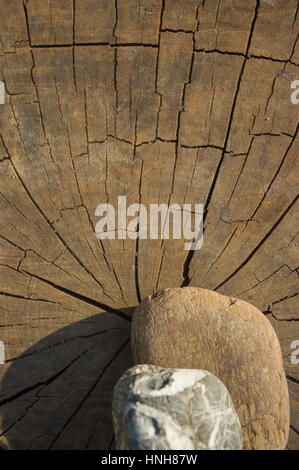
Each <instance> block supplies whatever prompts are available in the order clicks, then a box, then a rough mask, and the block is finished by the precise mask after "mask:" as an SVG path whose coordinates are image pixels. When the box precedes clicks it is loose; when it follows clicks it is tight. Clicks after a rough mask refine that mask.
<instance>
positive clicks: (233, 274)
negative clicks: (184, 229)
mask: <svg viewBox="0 0 299 470" xmlns="http://www.w3.org/2000/svg"><path fill="white" fill-rule="evenodd" d="M298 197H299V196H297V197H296V198H295V199H294V200H293V201H292V202H291V204H290V205H289V206H288V207H287V208H286V210H285V211H284V212H283V214H282V215H281V216H280V217H279V219H278V220H277V221H276V222H275V224H274V225H273V227H272V228H271V230H269V232H268V233H267V234H266V235H265V236H264V238H263V239H262V240H261V241H260V243H259V244H258V245H257V246H256V247H255V248H254V250H253V251H252V252H251V253H250V255H249V256H247V258H246V259H245V261H244V262H243V263H242V264H241V265H240V266H239V267H238V268H237V269H235V271H234V272H233V273H232V274H230V276H228V277H227V278H226V279H225V280H224V281H222V282H221V283H220V284H219V285H218V286H217V287H215V289H214V290H217V289H220V287H222V286H223V285H224V284H226V283H227V282H228V281H229V280H230V279H231V278H232V277H234V276H235V275H236V274H237V273H238V272H239V271H240V270H241V269H242V268H243V267H244V266H245V265H246V264H247V263H248V261H250V259H251V258H252V257H253V256H254V255H255V253H256V252H257V251H258V250H259V249H260V247H261V246H262V245H263V244H264V242H265V241H266V240H267V239H268V238H269V237H270V235H271V234H272V233H273V232H274V230H275V229H276V227H277V226H278V225H279V224H280V222H281V221H282V220H283V218H284V217H285V216H286V215H287V213H288V212H289V211H290V210H291V208H292V207H293V205H294V204H295V203H296V202H297V200H298Z"/></svg>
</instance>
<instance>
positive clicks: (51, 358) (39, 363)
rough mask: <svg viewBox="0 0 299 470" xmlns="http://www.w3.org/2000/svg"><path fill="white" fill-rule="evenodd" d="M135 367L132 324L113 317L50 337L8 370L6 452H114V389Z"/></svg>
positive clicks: (0, 409) (0, 403)
mask: <svg viewBox="0 0 299 470" xmlns="http://www.w3.org/2000/svg"><path fill="white" fill-rule="evenodd" d="M131 365H132V359H131V353H130V345H129V323H127V322H125V321H123V320H121V319H119V318H117V317H114V316H113V315H111V314H107V313H102V314H99V315H94V316H92V317H90V318H87V319H84V320H82V321H79V322H76V323H74V324H73V325H71V326H68V327H66V328H62V329H61V330H59V331H57V332H55V333H53V334H51V335H49V336H48V337H46V338H45V339H43V340H42V341H40V342H38V343H37V344H35V345H34V346H33V347H31V348H30V349H28V350H27V351H25V352H24V353H23V354H22V355H21V356H20V357H18V358H16V359H15V360H13V361H12V362H11V364H9V365H8V369H7V372H6V374H5V375H4V378H3V380H2V384H1V399H0V416H1V421H2V429H3V431H2V435H1V440H0V447H2V448H8V449H19V450H20V449H109V448H110V446H111V445H112V442H113V428H112V421H111V399H112V391H113V387H114V385H115V383H116V382H117V380H118V379H119V377H120V376H121V375H122V373H123V372H124V371H125V370H126V369H127V368H129V367H130V366H131Z"/></svg>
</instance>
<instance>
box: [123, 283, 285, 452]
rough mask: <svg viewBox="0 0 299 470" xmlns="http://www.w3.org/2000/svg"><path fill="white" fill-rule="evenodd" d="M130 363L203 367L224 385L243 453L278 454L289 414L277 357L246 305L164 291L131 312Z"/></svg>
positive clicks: (275, 345)
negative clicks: (275, 451)
mask: <svg viewBox="0 0 299 470" xmlns="http://www.w3.org/2000/svg"><path fill="white" fill-rule="evenodd" d="M131 342H132V351H133V357H134V361H135V363H136V364H140V363H147V364H156V365H160V366H162V367H178V368H187V369H205V370H208V371H210V372H211V373H212V374H214V375H216V376H217V377H219V378H220V379H221V381H222V382H223V383H224V384H225V386H226V387H227V389H228V391H229V393H230V395H231V397H232V400H233V403H234V405H235V407H236V410H237V413H238V415H239V418H240V422H241V425H242V432H243V441H244V449H284V448H285V446H286V443H287V440H288V433H289V424H290V416H289V415H290V410H289V396H288V388H287V382H286V378H285V373H284V370H283V363H282V354H281V349H280V345H279V342H278V339H277V337H276V334H275V332H274V330H273V328H272V326H271V324H270V322H269V321H268V320H267V319H266V317H265V316H264V315H263V314H262V313H261V312H260V311H259V310H258V309H257V308H255V307H253V306H252V305H250V304H248V303H246V302H244V301H242V300H237V299H234V298H231V297H226V296H223V295H221V294H217V293H216V292H213V291H209V290H206V289H200V288H193V287H185V288H183V289H181V288H175V289H166V290H164V291H162V292H160V293H158V294H154V295H152V296H149V297H147V298H146V299H145V300H144V301H143V302H142V303H141V304H140V305H139V306H138V307H137V309H136V310H135V312H134V314H133V322H132V340H131Z"/></svg>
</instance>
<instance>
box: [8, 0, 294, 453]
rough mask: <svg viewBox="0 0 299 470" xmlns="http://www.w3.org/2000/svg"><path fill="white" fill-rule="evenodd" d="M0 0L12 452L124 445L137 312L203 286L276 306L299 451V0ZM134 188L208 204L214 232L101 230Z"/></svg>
mask: <svg viewBox="0 0 299 470" xmlns="http://www.w3.org/2000/svg"><path fill="white" fill-rule="evenodd" d="M0 8H1V16H0V80H1V81H3V82H4V84H5V94H6V103H5V104H4V105H0V214H1V226H0V280H1V288H0V302H1V312H0V340H1V341H3V342H4V345H5V353H6V364H5V365H0V378H1V382H0V416H1V422H0V447H3V448H5V449H6V448H7V449H27V448H30V449H47V448H51V449H85V448H87V449H108V448H110V447H111V446H113V430H112V425H111V410H110V405H111V393H112V389H113V386H114V384H115V382H116V380H117V379H118V378H119V377H120V375H121V374H122V372H123V371H124V370H125V369H126V368H127V367H129V366H130V365H131V363H132V359H131V356H130V349H129V344H128V341H129V335H130V333H129V330H130V316H131V312H132V307H135V306H136V305H137V304H138V303H139V301H140V300H141V299H143V298H144V297H145V296H147V295H149V294H151V293H153V292H155V291H157V290H161V289H164V288H167V287H179V286H187V285H190V286H199V287H203V288H207V289H212V290H216V291H217V292H219V293H223V294H225V295H230V296H233V297H238V298H241V299H243V300H246V301H248V302H250V303H252V304H253V305H255V306H256V307H257V308H259V309H260V310H261V311H263V312H264V313H265V315H266V316H267V318H268V319H269V320H270V321H271V323H272V325H273V326H274V328H275V330H276V333H277V335H278V338H279V340H280V343H281V347H282V351H283V356H284V366H285V370H286V374H287V378H288V384H289V390H290V399H291V431H290V439H289V444H288V448H290V449H296V448H297V449H299V418H298V413H299V405H298V390H299V385H298V380H299V365H298V364H297V365H296V364H294V363H292V361H291V354H292V352H294V349H292V348H291V345H292V343H293V341H295V340H299V327H298V323H297V322H298V319H299V316H298V292H299V289H298V174H299V163H298V150H299V143H298V137H297V134H298V111H299V104H298V105H295V104H293V103H292V102H291V93H292V90H291V83H292V82H293V81H294V80H299V69H298V66H299V41H298V36H299V16H298V11H299V5H298V1H297V0H289V1H288V2H285V0H219V1H218V0H200V1H193V0H139V1H137V0H100V1H97V0H44V1H40V0H24V1H23V2H22V0H0ZM118 196H127V205H128V206H129V205H130V204H134V203H142V204H144V205H145V206H146V207H147V208H148V207H149V204H151V203H155V204H157V203H159V204H161V203H164V204H172V203H177V204H180V205H181V206H182V204H183V203H189V204H203V205H204V239H203V247H202V248H201V249H200V250H198V251H190V252H188V251H185V250H184V243H185V240H183V239H181V240H172V239H169V240H161V239H159V240H150V239H148V240H144V239H137V240H131V239H128V238H127V239H125V240H118V239H115V240H108V239H106V240H102V241H99V240H98V239H97V238H96V236H95V225H96V223H97V222H98V218H97V217H96V216H95V209H96V207H97V206H98V205H99V204H101V203H106V202H108V203H110V204H112V205H113V206H114V207H117V198H118ZM157 334H159V332H157ZM257 360H258V358H257ZM293 362H294V361H293Z"/></svg>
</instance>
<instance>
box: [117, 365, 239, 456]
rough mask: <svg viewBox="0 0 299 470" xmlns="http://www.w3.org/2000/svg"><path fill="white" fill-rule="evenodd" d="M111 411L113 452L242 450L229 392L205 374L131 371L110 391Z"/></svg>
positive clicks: (147, 368)
mask: <svg viewBox="0 0 299 470" xmlns="http://www.w3.org/2000/svg"><path fill="white" fill-rule="evenodd" d="M112 410H113V423H114V431H115V438H116V446H117V449H118V450H163V449H172V450H188V449H189V450H195V449H197V450H198V449H199V450H214V449H221V450H226V449H242V432H241V426H240V422H239V418H238V415H237V413H236V411H235V408H234V405H233V403H232V400H231V398H230V396H229V393H228V391H227V389H226V388H225V386H224V385H223V383H222V382H221V381H220V380H219V379H217V377H214V376H213V375H212V374H210V373H209V372H207V371H203V370H188V369H164V368H161V367H157V366H152V365H137V366H135V367H132V368H131V369H129V370H128V371H127V372H125V374H124V375H123V376H122V377H121V379H120V380H119V382H118V383H117V385H116V387H115V389H114V393H113V405H112Z"/></svg>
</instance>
